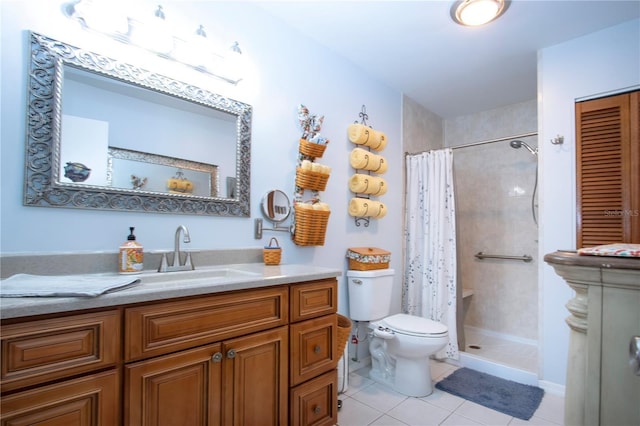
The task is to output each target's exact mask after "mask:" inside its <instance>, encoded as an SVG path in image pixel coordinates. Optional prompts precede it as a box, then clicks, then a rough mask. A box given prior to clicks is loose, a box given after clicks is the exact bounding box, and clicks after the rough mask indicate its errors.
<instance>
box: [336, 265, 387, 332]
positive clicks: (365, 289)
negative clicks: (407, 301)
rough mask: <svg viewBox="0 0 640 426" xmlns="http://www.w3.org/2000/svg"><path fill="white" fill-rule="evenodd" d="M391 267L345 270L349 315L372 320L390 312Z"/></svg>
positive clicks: (361, 319)
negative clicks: (369, 269) (347, 284)
mask: <svg viewBox="0 0 640 426" xmlns="http://www.w3.org/2000/svg"><path fill="white" fill-rule="evenodd" d="M393 274H394V270H393V269H376V270H372V271H354V270H348V271H347V280H348V283H349V289H348V291H349V317H350V318H351V319H352V320H355V321H374V320H378V319H382V318H384V317H386V316H388V315H389V314H390V313H391V299H392V292H393Z"/></svg>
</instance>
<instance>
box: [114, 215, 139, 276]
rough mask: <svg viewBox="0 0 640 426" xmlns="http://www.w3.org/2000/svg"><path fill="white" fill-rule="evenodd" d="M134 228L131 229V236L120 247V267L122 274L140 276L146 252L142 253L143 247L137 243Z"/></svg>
mask: <svg viewBox="0 0 640 426" xmlns="http://www.w3.org/2000/svg"><path fill="white" fill-rule="evenodd" d="M133 230H134V227H133V226H131V227H129V232H130V233H129V236H128V237H127V241H125V242H124V243H123V244H122V245H121V246H120V256H119V259H120V262H119V263H120V267H119V272H120V273H121V274H139V273H141V272H142V269H143V267H144V265H143V259H144V252H143V251H142V245H141V244H140V243H138V242H137V241H136V236H135V235H133Z"/></svg>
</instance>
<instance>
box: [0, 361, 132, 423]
mask: <svg viewBox="0 0 640 426" xmlns="http://www.w3.org/2000/svg"><path fill="white" fill-rule="evenodd" d="M118 378H119V372H118V370H110V371H106V372H102V373H98V374H91V375H88V376H85V377H80V378H77V379H72V380H67V381H64V382H60V383H56V384H53V385H48V386H43V387H39V388H35V389H31V390H28V391H24V392H18V393H16V394H13V395H9V396H3V397H2V403H1V407H2V409H1V410H0V412H1V413H2V414H1V415H0V419H1V421H2V425H3V426H4V425H48V426H93V425H105V426H106V425H117V424H119V423H120V405H119V404H120V391H119V389H120V385H119V382H120V381H119V379H118Z"/></svg>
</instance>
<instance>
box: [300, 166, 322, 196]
mask: <svg viewBox="0 0 640 426" xmlns="http://www.w3.org/2000/svg"><path fill="white" fill-rule="evenodd" d="M328 180H329V175H328V174H326V173H319V172H314V171H311V170H305V169H302V168H300V167H298V168H297V169H296V185H297V186H299V187H300V188H303V189H310V190H313V191H324V189H325V188H326V187H327V181H328Z"/></svg>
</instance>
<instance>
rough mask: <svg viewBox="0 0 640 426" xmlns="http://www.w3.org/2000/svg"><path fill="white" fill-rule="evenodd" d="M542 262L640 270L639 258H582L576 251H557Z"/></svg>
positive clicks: (546, 256) (547, 255)
mask: <svg viewBox="0 0 640 426" xmlns="http://www.w3.org/2000/svg"><path fill="white" fill-rule="evenodd" d="M544 260H545V262H547V263H550V264H556V265H566V266H583V267H587V268H606V269H637V270H640V258H638V257H615V256H584V255H579V254H578V253H577V252H576V251H569V250H567V251H565V250H558V251H556V252H553V253H548V254H546V255H545V256H544Z"/></svg>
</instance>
